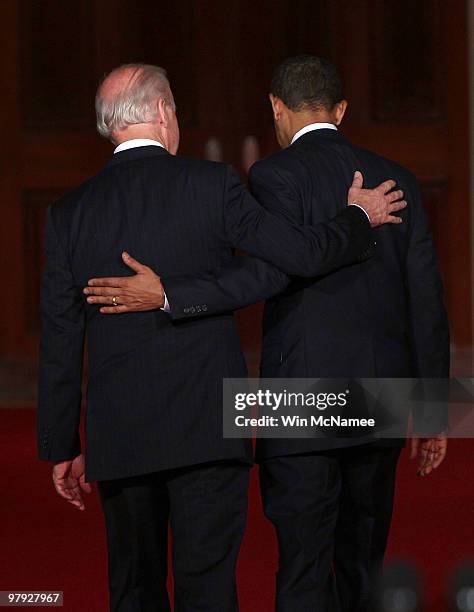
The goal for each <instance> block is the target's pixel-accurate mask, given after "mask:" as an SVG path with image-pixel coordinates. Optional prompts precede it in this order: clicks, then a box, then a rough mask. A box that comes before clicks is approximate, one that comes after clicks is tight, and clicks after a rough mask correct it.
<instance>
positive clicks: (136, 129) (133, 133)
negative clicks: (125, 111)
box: [113, 125, 166, 146]
mask: <svg viewBox="0 0 474 612" xmlns="http://www.w3.org/2000/svg"><path fill="white" fill-rule="evenodd" d="M136 138H146V139H148V140H157V141H158V142H160V143H161V144H162V145H164V146H165V144H166V143H165V142H164V139H163V137H162V134H159V133H157V131H155V130H150V126H149V125H146V126H141V125H130V126H128V127H126V128H125V129H124V130H120V131H119V132H115V133H114V135H113V143H114V144H115V145H119V144H122V142H126V141H127V140H134V139H136Z"/></svg>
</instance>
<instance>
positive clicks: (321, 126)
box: [290, 123, 337, 144]
mask: <svg viewBox="0 0 474 612" xmlns="http://www.w3.org/2000/svg"><path fill="white" fill-rule="evenodd" d="M313 130H337V127H336V126H335V125H334V123H309V124H308V125H305V126H304V127H303V128H301V130H298V131H297V132H296V134H295V135H294V136H293V138H292V140H291V143H290V144H293V143H294V142H295V140H298V138H299V137H300V136H303V134H306V133H307V132H312V131H313Z"/></svg>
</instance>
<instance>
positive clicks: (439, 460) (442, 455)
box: [433, 449, 446, 469]
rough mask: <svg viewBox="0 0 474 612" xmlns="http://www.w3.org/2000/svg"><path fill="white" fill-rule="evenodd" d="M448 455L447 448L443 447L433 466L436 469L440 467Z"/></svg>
mask: <svg viewBox="0 0 474 612" xmlns="http://www.w3.org/2000/svg"><path fill="white" fill-rule="evenodd" d="M445 457H446V450H445V449H443V450H442V451H441V452H440V453H439V454H438V456H437V457H436V459H435V460H434V462H433V468H434V469H436V468H438V467H439V466H440V465H441V464H442V463H443V461H444V458H445Z"/></svg>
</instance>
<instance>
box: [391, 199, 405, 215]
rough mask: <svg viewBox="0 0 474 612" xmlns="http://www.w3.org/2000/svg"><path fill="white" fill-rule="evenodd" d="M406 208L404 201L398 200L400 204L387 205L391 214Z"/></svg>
mask: <svg viewBox="0 0 474 612" xmlns="http://www.w3.org/2000/svg"><path fill="white" fill-rule="evenodd" d="M406 207H407V201H406V200H400V202H390V204H389V205H388V211H389V212H391V213H393V212H398V211H399V210H403V209H404V208H406Z"/></svg>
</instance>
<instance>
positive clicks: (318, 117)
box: [291, 113, 335, 136]
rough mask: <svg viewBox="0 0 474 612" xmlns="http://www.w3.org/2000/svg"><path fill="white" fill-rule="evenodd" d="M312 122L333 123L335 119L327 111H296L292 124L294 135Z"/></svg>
mask: <svg viewBox="0 0 474 612" xmlns="http://www.w3.org/2000/svg"><path fill="white" fill-rule="evenodd" d="M311 123H332V124H333V125H335V124H334V120H333V118H332V117H331V116H329V114H326V113H295V115H294V117H293V121H292V125H291V131H292V132H293V134H292V136H294V135H295V134H296V132H299V131H300V130H301V129H303V128H304V127H306V126H307V125H310V124H311Z"/></svg>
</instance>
